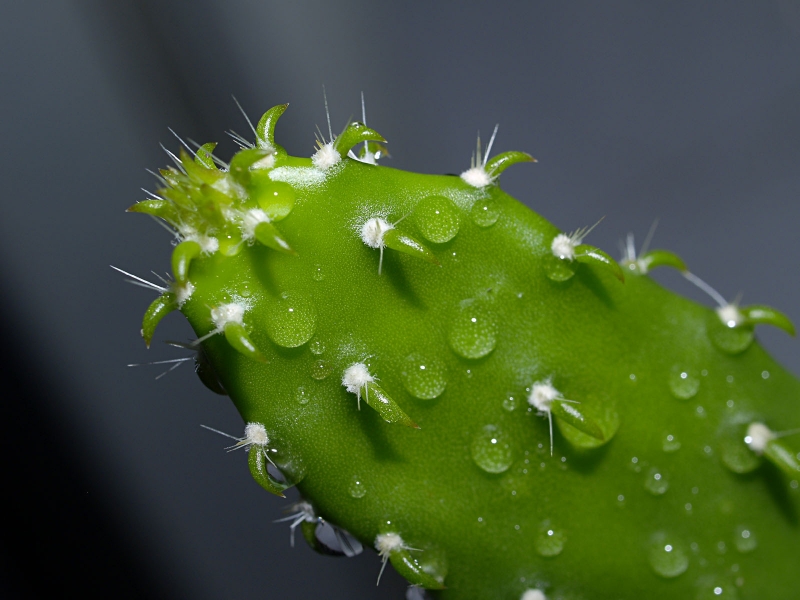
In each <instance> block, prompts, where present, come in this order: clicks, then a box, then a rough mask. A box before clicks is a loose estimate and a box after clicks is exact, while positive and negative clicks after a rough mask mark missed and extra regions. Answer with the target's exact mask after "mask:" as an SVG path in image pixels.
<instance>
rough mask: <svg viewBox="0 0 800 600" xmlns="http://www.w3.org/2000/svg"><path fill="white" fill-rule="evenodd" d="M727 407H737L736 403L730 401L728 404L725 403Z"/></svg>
mask: <svg viewBox="0 0 800 600" xmlns="http://www.w3.org/2000/svg"><path fill="white" fill-rule="evenodd" d="M725 406H727V407H728V408H733V407H734V406H736V402H734V401H733V400H728V401H727V402H725Z"/></svg>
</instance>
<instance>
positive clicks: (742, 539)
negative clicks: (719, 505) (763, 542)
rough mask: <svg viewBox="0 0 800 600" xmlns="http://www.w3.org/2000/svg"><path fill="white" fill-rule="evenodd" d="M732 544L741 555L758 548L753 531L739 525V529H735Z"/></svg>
mask: <svg viewBox="0 0 800 600" xmlns="http://www.w3.org/2000/svg"><path fill="white" fill-rule="evenodd" d="M734 542H735V544H736V549H737V550H738V551H739V552H741V553H742V554H746V553H747V552H752V551H753V550H755V549H756V547H757V546H758V540H757V539H756V536H755V534H754V533H753V530H752V529H750V528H749V527H745V526H744V525H739V527H737V528H736V533H735V535H734Z"/></svg>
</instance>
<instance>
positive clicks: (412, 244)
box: [383, 229, 440, 265]
mask: <svg viewBox="0 0 800 600" xmlns="http://www.w3.org/2000/svg"><path fill="white" fill-rule="evenodd" d="M383 245H384V246H386V247H387V248H391V249H392V250H397V251H398V252H403V253H405V254H409V255H411V256H416V257H417V258H421V259H422V260H425V261H427V262H429V263H433V264H434V265H440V263H439V259H437V258H436V256H435V255H434V254H433V252H431V251H430V250H428V248H426V247H425V245H424V244H422V243H421V242H418V241H417V240H415V239H414V238H413V237H411V236H410V235H406V234H404V233H400V232H399V231H398V230H397V229H390V230H389V231H387V232H386V233H384V234H383Z"/></svg>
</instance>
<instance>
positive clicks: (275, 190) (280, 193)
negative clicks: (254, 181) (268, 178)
mask: <svg viewBox="0 0 800 600" xmlns="http://www.w3.org/2000/svg"><path fill="white" fill-rule="evenodd" d="M255 196H256V198H257V202H258V206H259V208H261V210H263V211H264V212H265V213H267V215H268V216H269V218H270V219H271V220H272V221H280V220H281V219H283V218H285V217H286V216H287V215H288V214H289V213H290V212H292V208H294V200H295V192H294V189H293V188H292V186H290V185H289V184H288V183H284V182H283V181H272V182H270V183H268V184H266V185H264V186H263V187H260V188H259V189H258V190H257V191H256V192H255Z"/></svg>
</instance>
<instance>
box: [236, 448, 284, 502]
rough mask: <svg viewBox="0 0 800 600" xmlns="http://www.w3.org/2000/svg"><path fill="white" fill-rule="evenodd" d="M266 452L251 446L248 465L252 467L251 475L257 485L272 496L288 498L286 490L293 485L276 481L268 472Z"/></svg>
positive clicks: (248, 453)
mask: <svg viewBox="0 0 800 600" xmlns="http://www.w3.org/2000/svg"><path fill="white" fill-rule="evenodd" d="M266 452H267V451H266V450H265V449H264V448H262V447H260V446H255V445H254V446H251V447H250V449H249V450H248V451H247V465H248V466H249V467H250V475H252V476H253V479H255V480H256V483H258V485H260V486H261V487H262V488H264V489H265V490H267V491H268V492H269V493H270V494H275V495H276V496H280V497H281V498H286V495H285V494H284V493H283V491H284V490H286V489H288V488H290V487H292V484H289V483H283V482H281V481H278V480H277V479H275V478H274V477H273V476H272V475H271V474H270V472H269V471H268V470H267V466H268V465H267V454H266Z"/></svg>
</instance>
